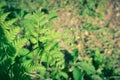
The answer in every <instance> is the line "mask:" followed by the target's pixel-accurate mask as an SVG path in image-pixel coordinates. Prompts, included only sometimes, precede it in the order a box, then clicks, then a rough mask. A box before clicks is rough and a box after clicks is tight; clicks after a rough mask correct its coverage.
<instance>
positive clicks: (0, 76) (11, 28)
mask: <svg viewBox="0 0 120 80" xmlns="http://www.w3.org/2000/svg"><path fill="white" fill-rule="evenodd" d="M9 14H10V13H9V12H7V13H2V12H1V14H0V60H1V61H0V80H35V79H42V80H45V79H48V78H52V79H60V78H63V79H65V78H67V77H68V76H67V74H66V73H65V72H63V71H62V70H63V69H64V67H65V64H64V55H63V54H62V53H61V51H60V47H59V43H58V42H59V37H60V34H58V33H57V32H56V30H55V29H52V27H50V25H51V24H50V23H49V20H51V19H53V18H54V17H56V16H57V15H56V13H54V12H53V13H50V14H45V13H43V12H42V11H41V9H40V10H37V11H35V12H33V13H29V14H27V15H25V17H24V19H23V21H21V23H20V24H21V25H19V26H18V25H16V24H15V23H16V22H17V21H18V19H17V18H15V19H7V18H8V15H9ZM50 29H52V31H49V30H50ZM63 74H65V75H63ZM55 75H56V76H55Z"/></svg>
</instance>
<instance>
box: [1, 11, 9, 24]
mask: <svg viewBox="0 0 120 80" xmlns="http://www.w3.org/2000/svg"><path fill="white" fill-rule="evenodd" d="M9 14H10V12H7V13H4V14H2V15H0V23H3V22H4V21H5V19H6V18H7V16H8V15H9Z"/></svg>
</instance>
